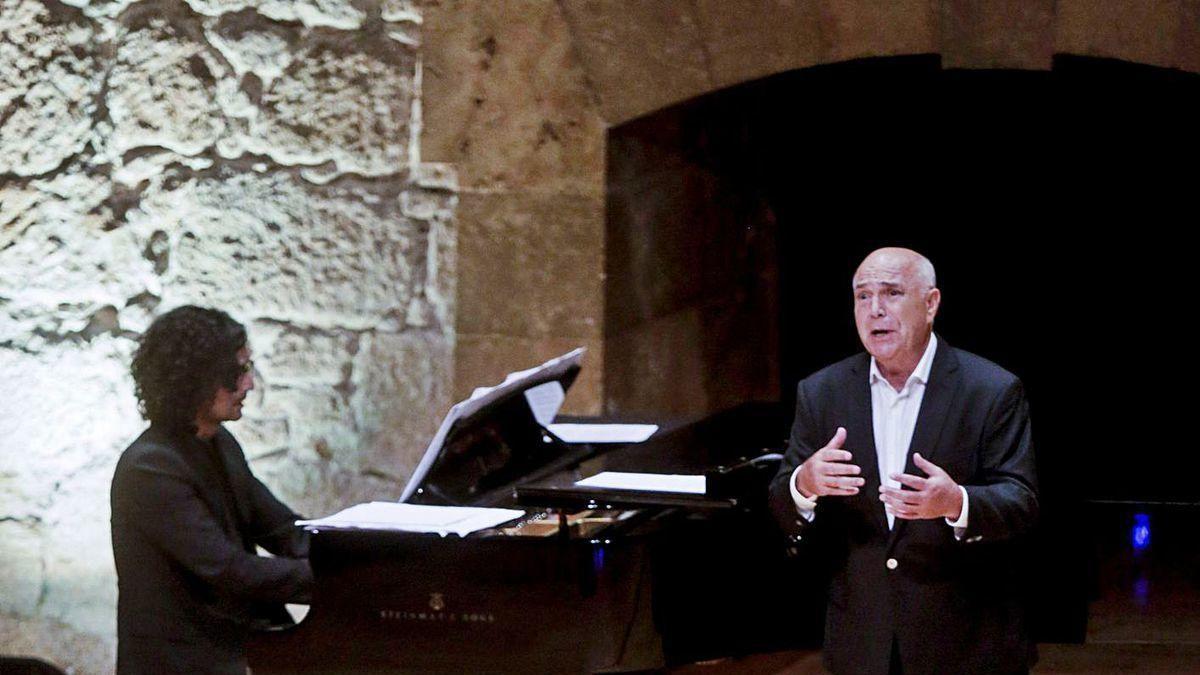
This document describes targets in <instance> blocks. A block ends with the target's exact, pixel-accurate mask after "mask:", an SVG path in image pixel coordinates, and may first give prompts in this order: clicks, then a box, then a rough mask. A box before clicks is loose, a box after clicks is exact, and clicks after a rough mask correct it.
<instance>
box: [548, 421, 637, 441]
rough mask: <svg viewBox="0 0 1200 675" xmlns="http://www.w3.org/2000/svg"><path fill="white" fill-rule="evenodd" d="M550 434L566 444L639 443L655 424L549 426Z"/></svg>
mask: <svg viewBox="0 0 1200 675" xmlns="http://www.w3.org/2000/svg"><path fill="white" fill-rule="evenodd" d="M546 428H547V429H549V430H550V433H552V434H554V435H555V436H558V437H559V438H561V439H563V440H564V441H566V442H568V443H641V442H642V441H644V440H646V439H647V438H650V437H651V436H653V435H654V432H656V431H658V425H657V424H551V425H549V426H547V427H546Z"/></svg>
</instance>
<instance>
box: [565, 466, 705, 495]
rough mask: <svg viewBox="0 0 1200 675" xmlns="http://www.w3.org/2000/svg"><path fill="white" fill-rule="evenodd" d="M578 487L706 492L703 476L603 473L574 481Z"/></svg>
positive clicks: (699, 493) (621, 472) (690, 492)
mask: <svg viewBox="0 0 1200 675" xmlns="http://www.w3.org/2000/svg"><path fill="white" fill-rule="evenodd" d="M575 484H576V485H578V486H580V487H596V488H607V489H610V490H640V491H643V492H682V493H686V494H695V495H702V494H704V493H705V492H707V490H708V481H707V480H705V478H704V476H694V475H688V474H666V473H626V472H624V471H603V472H601V473H598V474H596V475H595V476H592V477H590V478H584V479H583V480H579V481H575Z"/></svg>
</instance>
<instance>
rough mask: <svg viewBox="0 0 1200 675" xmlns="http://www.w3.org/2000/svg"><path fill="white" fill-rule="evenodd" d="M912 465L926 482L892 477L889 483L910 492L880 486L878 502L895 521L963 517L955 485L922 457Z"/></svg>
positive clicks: (900, 475)
mask: <svg viewBox="0 0 1200 675" xmlns="http://www.w3.org/2000/svg"><path fill="white" fill-rule="evenodd" d="M913 463H914V464H916V465H917V468H918V469H920V470H921V471H924V472H925V473H926V475H928V478H921V477H920V476H910V475H909V474H906V473H893V474H891V479H892V480H895V481H899V482H900V484H901V485H905V486H908V487H910V488H912V489H911V490H904V489H902V488H891V487H887V486H885V485H881V486H879V499H880V501H882V502H883V503H884V505H885V506H887V508H888V510H889V511H891V512H892V514H893V515H895V516H896V517H897V518H904V519H905V520H928V519H930V518H949V519H950V520H958V517H959V516H960V515H962V491H961V490H959V489H958V483H955V482H954V479H953V478H951V477H950V474H948V473H946V472H945V471H943V470H942V467H940V466H938V465H937V464H934V463H933V462H931V461H929V460H927V459H925V458H924V457H922V456H921V453H915V454H913Z"/></svg>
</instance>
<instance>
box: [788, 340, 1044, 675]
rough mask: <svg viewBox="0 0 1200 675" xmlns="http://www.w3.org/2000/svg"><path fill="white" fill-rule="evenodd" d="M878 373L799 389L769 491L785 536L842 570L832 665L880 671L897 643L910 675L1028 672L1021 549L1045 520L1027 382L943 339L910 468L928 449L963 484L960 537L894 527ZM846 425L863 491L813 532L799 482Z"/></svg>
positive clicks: (830, 643)
mask: <svg viewBox="0 0 1200 675" xmlns="http://www.w3.org/2000/svg"><path fill="white" fill-rule="evenodd" d="M869 376H870V356H869V355H867V354H865V353H863V354H858V355H856V356H853V357H851V358H849V359H846V360H844V361H841V362H839V363H836V364H834V365H832V366H829V367H828V368H825V369H824V370H821V371H819V372H817V373H815V374H813V375H812V376H810V377H808V378H806V379H805V380H803V381H802V382H800V384H799V387H798V390H797V396H796V419H795V422H794V424H793V426H792V434H791V438H790V440H789V445H788V450H787V453H786V454H785V456H784V460H783V463H782V466H781V467H780V470H779V473H778V475H776V477H775V479H774V481H773V482H772V484H771V489H770V492H771V494H770V502H771V508H772V510H773V512H774V513H775V516H776V518H777V519H778V520H779V521H780V523H781V524H782V525H783V526H784V527H785V529H787V530H789V531H791V532H793V533H794V534H796V535H797V536H799V537H803V538H808V539H810V540H811V541H810V542H805V543H806V544H807V543H814V544H817V545H819V546H820V547H821V548H822V549H824V552H825V553H827V555H828V556H829V557H828V560H829V561H831V563H832V577H831V580H830V587H829V605H828V611H827V614H826V630H825V650H824V658H825V664H826V667H828V668H829V669H830V670H831V671H833V672H834V673H854V674H863V675H870V674H872V673H878V674H880V675H883V674H884V673H887V671H888V663H889V659H890V654H891V647H892V641H893V639H894V640H896V642H897V645H898V647H899V652H900V658H901V662H902V664H903V668H904V672H905V673H906V675H908V674H914V673H957V674H961V673H1003V672H1018V671H1020V670H1023V669H1024V668H1026V667H1028V666H1029V665H1031V663H1032V660H1033V658H1034V652H1033V648H1032V645H1031V642H1030V640H1029V638H1028V635H1027V633H1026V630H1025V622H1024V618H1023V615H1022V613H1023V604H1024V603H1023V602H1021V598H1020V589H1019V588H1018V587H1017V581H1018V579H1017V570H1018V568H1019V565H1018V564H1017V563H1018V561H1019V555H1018V553H1019V550H1020V547H1019V546H1017V545H1016V544H1017V542H1018V541H1019V539H1018V538H1019V536H1020V535H1022V534H1024V533H1025V532H1027V531H1028V530H1029V529H1030V527H1031V526H1032V525H1033V523H1034V521H1035V520H1036V518H1037V488H1036V479H1035V471H1034V458H1033V450H1032V447H1031V444H1030V429H1029V411H1028V406H1027V404H1026V401H1025V396H1024V392H1023V389H1022V386H1021V382H1020V380H1018V379H1017V378H1016V377H1015V376H1014V375H1012V374H1011V373H1009V372H1007V371H1005V370H1004V369H1002V368H1000V367H999V366H997V365H995V364H994V363H991V362H990V361H987V360H985V359H982V358H980V357H978V356H975V355H974V354H971V353H969V352H965V351H962V350H959V349H955V348H953V347H951V346H950V345H949V344H947V343H946V342H945V341H944V340H941V339H939V341H938V347H937V351H936V353H935V355H934V360H933V364H932V367H931V370H930V375H929V382H928V383H927V385H926V388H925V394H924V397H923V399H922V401H921V409H920V413H919V415H918V418H917V424H916V428H915V430H914V431H913V438H912V443H911V445H910V449H909V456H908V461H907V464H906V467H905V472H906V473H909V474H913V475H918V476H919V475H924V474H923V472H921V471H919V470H918V469H916V468H915V466H914V465H913V460H912V453H913V452H920V453H921V456H922V457H925V458H926V459H928V460H929V461H931V462H933V463H934V464H937V465H938V466H940V467H942V468H943V469H945V470H946V472H947V473H949V474H950V476H951V477H952V478H953V479H954V480H955V481H956V482H958V483H959V484H960V485H962V486H964V487H965V488H966V490H967V499H968V502H969V514H968V527H967V529H966V532H965V533H964V536H963V537H962V539H961V540H959V539H956V538H955V536H954V531H953V529H952V528H951V527H949V526H948V525H947V524H946V522H945V521H944V520H943V519H941V518H938V519H936V520H916V521H906V520H902V519H896V521H895V527H894V529H892V530H889V529H888V525H887V519H886V516H885V514H884V508H883V503H882V502H881V501H879V482H880V477H879V466H878V460H877V458H876V453H875V440H874V427H873V423H872V418H871V392H870V383H869ZM839 426H843V427H845V428H846V434H847V435H846V443H845V446H844V447H845V449H846V450H849V451H850V452H851V453H853V455H854V463H856V464H858V465H859V466H860V467H861V468H862V472H863V477H864V478H865V480H866V485H865V486H864V487H863V488H861V489H860V490H859V493H858V494H857V495H855V496H853V497H822V498H820V499H819V500H818V503H817V510H816V517H815V519H814V520H813V522H812V523H811V524H809V523H808V522H807V521H805V520H804V519H802V518H800V517H799V516H798V515H797V512H796V507H795V503H794V502H793V501H792V498H791V494H790V491H789V486H788V482H789V480H790V479H791V475H792V472H793V471H794V470H795V468H796V467H797V466H799V465H800V463H801V462H803V461H804V460H805V459H807V458H808V457H809V456H811V455H812V454H813V453H814V452H816V451H817V450H819V449H820V448H822V447H823V446H824V445H825V444H826V443H828V442H829V440H830V439H831V438H832V437H833V435H834V432H835V431H836V430H837V427H839ZM889 560H893V561H895V562H894V563H890V565H891V567H890V566H889Z"/></svg>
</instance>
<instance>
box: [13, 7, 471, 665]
mask: <svg viewBox="0 0 1200 675" xmlns="http://www.w3.org/2000/svg"><path fill="white" fill-rule="evenodd" d="M70 5H78V7H74V6H70ZM421 22H422V18H421V15H420V12H419V11H418V8H417V7H416V6H415V5H414V4H413V3H411V2H404V1H403V0H388V1H386V2H382V1H379V0H355V1H350V0H345V1H342V0H310V1H293V0H288V1H287V2H283V1H280V0H260V1H250V0H246V1H237V0H233V1H228V2H222V1H220V0H190V1H188V2H184V1H182V0H144V1H141V2H125V1H118V2H105V1H93V2H83V1H74V2H70V3H69V4H63V3H59V2H57V1H56V0H46V1H45V2H39V1H36V0H0V269H2V270H3V274H2V275H0V373H3V376H2V378H3V379H2V383H3V385H4V388H5V390H6V391H10V392H20V395H19V396H5V397H3V398H0V439H3V440H0V643H2V644H3V645H4V647H3V649H0V651H3V652H4V653H6V654H7V653H23V654H30V655H37V656H40V657H42V658H46V659H47V660H50V661H52V662H54V663H56V664H58V665H59V666H61V667H64V668H71V669H73V670H74V671H75V672H109V671H110V670H111V667H112V665H111V664H112V653H113V641H114V639H115V630H114V628H115V626H114V622H115V611H114V609H115V602H116V584H115V578H114V574H113V563H112V557H111V548H110V543H109V532H108V528H109V524H108V517H109V514H108V488H109V482H110V480H111V476H112V470H113V466H114V464H115V462H116V459H117V457H118V456H119V454H120V452H121V450H122V449H123V448H124V447H125V446H126V445H127V444H128V443H129V441H130V440H132V438H133V437H135V436H136V435H137V434H138V433H139V432H140V430H141V429H142V428H143V426H144V422H142V420H141V419H140V418H139V416H138V414H137V410H136V406H135V401H134V398H133V393H132V383H131V381H130V379H129V376H128V364H129V359H130V356H131V354H132V352H133V350H134V348H135V346H136V340H137V338H138V336H139V335H140V333H141V332H142V331H143V330H144V329H145V328H146V326H147V325H148V324H149V322H150V321H151V320H152V319H153V318H154V316H156V315H157V314H159V313H161V312H162V311H164V310H166V309H169V308H171V307H174V306H177V305H180V304H184V303H193V302H194V303H199V304H204V305H213V306H218V307H221V308H224V309H226V310H228V311H229V312H231V313H232V314H233V315H234V316H235V318H237V319H239V320H241V321H242V322H243V323H245V324H246V325H247V326H248V328H249V331H250V335H251V346H252V348H253V350H254V352H255V360H256V363H257V380H256V385H257V386H256V390H255V391H254V393H253V394H252V398H251V401H250V405H248V406H247V409H246V417H245V418H244V419H243V420H242V421H240V422H237V423H235V424H232V425H231V427H232V429H233V431H234V433H235V434H236V435H237V436H238V437H239V438H240V439H241V440H242V442H243V445H244V446H245V449H246V452H247V455H248V456H249V457H250V459H251V462H252V465H253V466H254V467H255V469H256V471H257V472H258V473H259V474H260V475H261V476H262V477H263V479H264V480H265V481H266V482H267V483H268V484H269V485H271V486H272V487H273V488H274V489H275V490H277V491H278V492H279V494H281V495H282V496H284V498H285V499H286V500H288V501H289V502H290V503H291V504H292V505H293V506H294V507H295V508H297V509H298V510H300V511H302V512H304V513H308V514H314V515H320V514H322V513H326V512H329V511H332V510H334V509H338V508H342V507H344V506H346V505H348V504H349V503H351V502H352V501H354V500H359V499H370V498H393V497H395V496H396V495H397V494H398V493H399V491H400V489H401V487H402V486H403V482H404V480H406V479H407V477H408V475H409V473H410V472H411V470H412V467H413V466H414V465H415V462H416V460H417V458H418V457H419V455H420V453H421V452H422V451H423V450H424V446H425V444H426V443H427V442H428V440H429V438H430V437H431V436H432V434H433V432H434V430H435V428H436V424H437V422H438V420H439V419H440V416H441V415H442V414H444V412H445V410H446V409H447V408H448V406H449V403H450V400H449V397H450V389H451V382H452V373H453V364H452V362H451V359H452V358H453V348H454V339H455V337H454V321H455V309H454V307H455V300H456V298H455V294H456V292H457V286H456V280H455V278H456V266H457V259H456V256H457V232H456V223H455V220H454V212H455V209H456V207H457V189H458V188H457V179H456V176H455V173H454V171H453V169H452V168H450V167H446V166H435V165H427V164H422V163H421V160H420V153H419V148H418V146H417V145H416V143H415V142H414V140H413V138H414V137H415V135H416V134H417V133H418V132H419V129H420V104H419V101H420V90H419V86H420V75H419V73H420V55H419V45H420V26H421ZM54 636H58V637H57V638H56V637H54Z"/></svg>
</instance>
